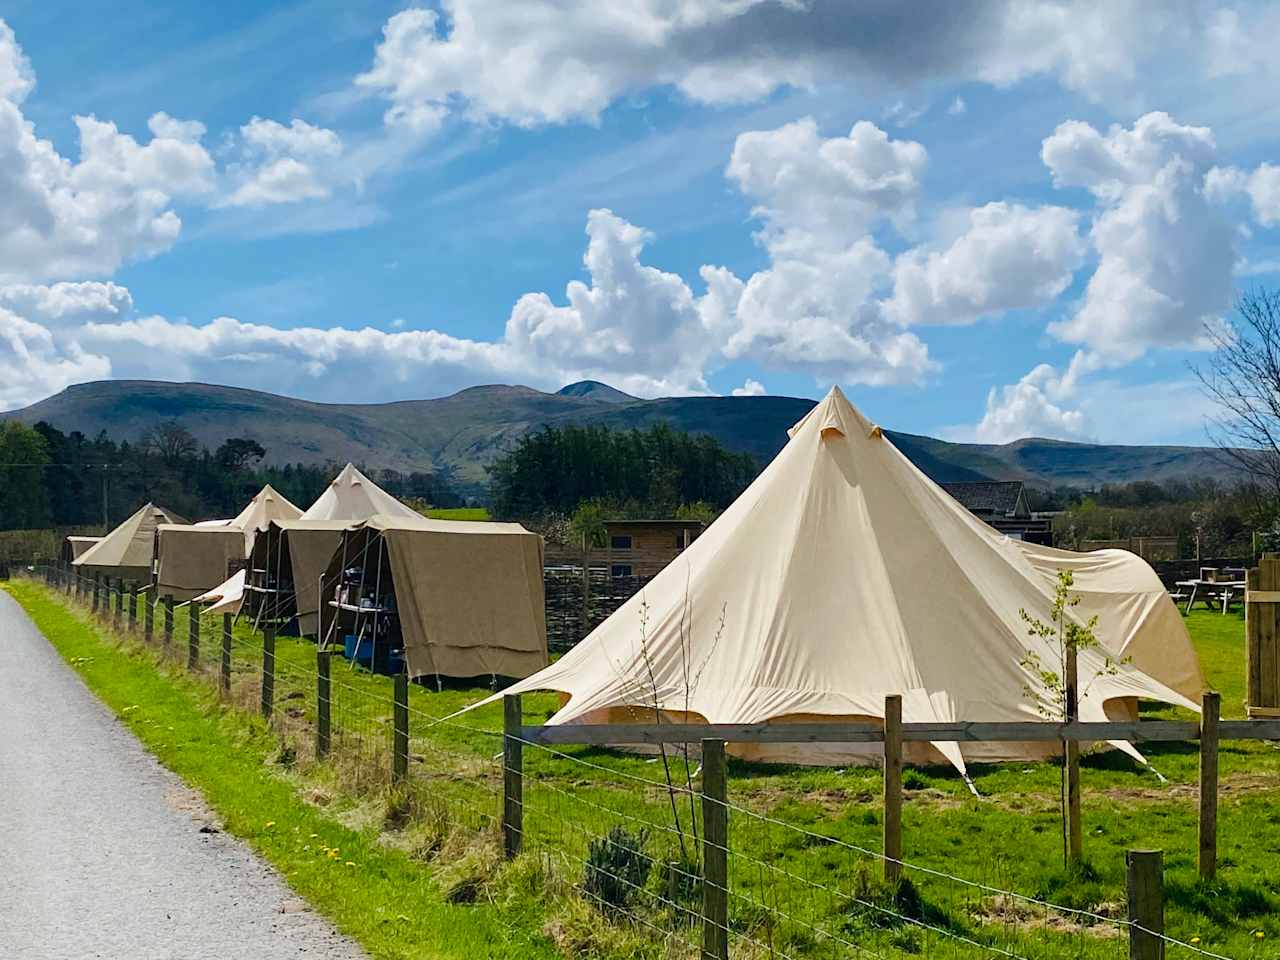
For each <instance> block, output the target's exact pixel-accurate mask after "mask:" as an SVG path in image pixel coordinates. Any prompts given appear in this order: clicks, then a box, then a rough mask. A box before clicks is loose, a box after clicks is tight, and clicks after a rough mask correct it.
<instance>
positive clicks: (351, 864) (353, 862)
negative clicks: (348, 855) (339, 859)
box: [347, 860, 356, 867]
mask: <svg viewBox="0 0 1280 960" xmlns="http://www.w3.org/2000/svg"><path fill="white" fill-rule="evenodd" d="M355 865H356V864H355V861H354V860H348V861H347V866H348V867H354V866H355Z"/></svg>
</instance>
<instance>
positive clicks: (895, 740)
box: [884, 694, 902, 883]
mask: <svg viewBox="0 0 1280 960" xmlns="http://www.w3.org/2000/svg"><path fill="white" fill-rule="evenodd" d="M901 876H902V697H901V696H899V695H897V694H891V695H890V696H887V697H885V698H884V878H885V880H887V881H889V882H890V883H896V882H897V881H898V879H899V878H900V877H901Z"/></svg>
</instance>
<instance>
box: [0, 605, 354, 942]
mask: <svg viewBox="0 0 1280 960" xmlns="http://www.w3.org/2000/svg"><path fill="white" fill-rule="evenodd" d="M202 830H203V831H210V830H216V821H215V819H214V818H213V816H212V814H211V813H210V812H209V811H208V809H207V808H206V807H205V806H204V804H203V802H202V801H201V799H200V797H199V795H198V794H196V793H194V792H193V791H191V790H190V789H188V788H187V787H185V786H184V785H183V784H182V782H181V781H180V780H179V779H178V778H177V777H176V776H174V775H173V774H172V773H170V772H169V771H168V770H166V769H164V768H163V767H161V766H160V764H159V763H157V761H156V760H155V758H154V757H152V756H151V755H150V754H149V753H147V752H146V751H145V750H144V749H143V748H142V745H141V744H140V743H139V742H138V741H137V739H136V738H135V737H134V736H133V735H132V734H131V733H130V732H129V731H128V729H127V728H126V727H124V725H123V724H121V723H120V722H119V721H118V720H117V719H116V718H115V717H114V715H113V714H111V713H110V712H109V711H108V710H107V709H106V707H104V706H103V705H102V704H101V703H100V702H99V701H98V700H97V699H96V698H95V697H94V696H93V694H91V693H90V692H89V691H88V690H87V689H86V688H85V686H84V685H83V683H81V681H80V678H79V677H78V676H76V674H75V673H74V671H72V670H71V668H70V667H68V666H67V665H66V664H64V663H63V661H62V660H61V658H60V657H59V656H58V654H57V653H56V651H54V649H53V648H52V647H51V646H50V645H49V643H48V642H47V641H46V640H45V639H44V637H43V636H41V634H40V632H39V631H38V630H37V629H36V627H35V625H34V624H32V623H31V621H30V620H29V619H28V617H27V615H26V614H25V613H24V612H23V610H22V608H21V607H19V606H18V604H17V603H16V602H15V601H14V600H13V598H11V597H10V596H8V594H5V593H2V592H0V958H4V960H55V958H56V960H64V958H65V960H82V958H106V960H204V958H210V960H213V958H219V960H220V958H235V960H277V958H281V960H283V958H297V957H306V958H312V960H331V958H332V960H339V958H340V960H348V958H359V957H363V956H364V954H363V953H362V952H361V951H360V950H359V949H357V948H356V946H355V945H354V944H352V943H351V942H350V941H348V940H346V939H345V938H343V937H342V936H340V935H339V934H338V933H337V932H336V931H335V930H334V929H333V927H332V926H331V925H330V924H329V923H328V922H327V921H325V920H323V919H321V918H320V917H319V916H317V915H316V914H314V913H312V912H310V911H309V910H308V909H307V907H306V904H305V903H303V902H302V901H300V900H298V899H297V897H296V896H295V895H293V894H292V893H291V892H290V891H289V889H288V888H287V887H286V886H285V885H284V883H283V882H282V881H281V880H280V878H279V877H278V876H277V875H276V874H275V873H274V872H273V871H272V870H271V868H270V867H268V866H267V865H266V864H265V863H263V862H262V861H261V860H260V859H258V857H257V856H256V855H255V854H254V853H253V852H252V851H250V850H249V848H248V847H247V846H245V845H244V844H243V843H241V842H240V841H238V840H236V839H234V838H233V837H230V836H228V835H227V834H225V833H221V832H202Z"/></svg>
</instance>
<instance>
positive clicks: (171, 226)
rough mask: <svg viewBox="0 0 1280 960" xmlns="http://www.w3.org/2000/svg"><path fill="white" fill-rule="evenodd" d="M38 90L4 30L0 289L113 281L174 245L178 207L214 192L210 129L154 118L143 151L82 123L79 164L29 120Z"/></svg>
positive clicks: (107, 127)
mask: <svg viewBox="0 0 1280 960" xmlns="http://www.w3.org/2000/svg"><path fill="white" fill-rule="evenodd" d="M33 83H34V77H33V75H32V74H31V71H30V67H29V64H28V63H27V60H26V58H25V56H24V55H23V53H22V51H21V49H20V48H19V47H18V45H17V42H16V40H15V39H14V36H13V32H12V31H11V30H10V29H9V28H8V27H7V26H5V25H4V24H3V23H2V22H0V282H25V281H31V280H41V279H46V278H65V277H73V276H86V275H88V276H94V275H104V274H109V273H111V272H113V271H114V270H116V269H117V268H118V267H119V266H120V265H121V264H123V263H125V262H127V261H130V260H134V259H138V258H141V257H147V256H153V255H154V254H156V253H159V252H160V251H162V250H166V249H168V248H169V247H171V246H172V245H173V243H174V242H175V241H176V240H177V237H178V233H179V231H180V230H181V227H182V222H181V220H180V219H179V218H178V215H177V214H176V213H175V212H174V211H173V209H172V200H173V199H174V198H175V197H181V196H194V195H202V194H207V193H209V192H210V191H212V190H213V188H214V165H213V160H212V158H211V157H210V156H209V154H208V152H207V151H206V150H205V149H204V147H203V146H201V145H200V143H199V136H200V135H201V134H202V133H203V132H204V128H203V127H201V126H200V125H199V124H196V123H191V122H184V121H180V120H175V119H174V118H172V117H170V116H168V115H167V114H162V113H161V114H156V115H155V116H153V117H152V118H151V133H152V137H151V140H150V141H149V142H147V143H145V144H144V143H139V142H138V141H137V140H135V139H134V138H133V137H132V136H130V135H129V134H126V133H121V132H120V131H119V130H118V129H117V128H116V126H115V125H114V124H112V123H107V122H104V121H101V120H98V119H97V118H95V117H91V116H88V117H86V116H77V117H75V124H76V128H77V129H78V131H79V135H80V159H79V160H78V161H77V162H72V161H71V160H68V159H67V158H65V157H63V156H61V155H60V154H59V153H58V152H57V150H56V149H55V148H54V146H53V144H52V143H50V142H49V141H48V140H42V139H40V138H39V137H37V136H36V134H35V130H34V127H33V125H32V124H31V123H30V121H28V120H27V119H26V117H25V116H24V115H23V113H22V109H21V101H22V98H23V97H24V96H25V95H26V93H27V92H28V91H29V90H30V89H31V85H32V84H33Z"/></svg>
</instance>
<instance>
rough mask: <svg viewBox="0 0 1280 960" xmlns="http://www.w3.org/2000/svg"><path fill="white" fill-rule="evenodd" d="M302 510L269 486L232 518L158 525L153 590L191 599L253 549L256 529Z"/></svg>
mask: <svg viewBox="0 0 1280 960" xmlns="http://www.w3.org/2000/svg"><path fill="white" fill-rule="evenodd" d="M301 514H302V511H301V510H299V509H298V508H297V507H295V506H294V505H293V504H292V503H290V502H289V500H288V498H286V497H284V496H282V495H281V494H280V493H279V492H278V491H277V490H276V489H275V488H274V487H272V486H271V485H270V484H267V485H266V486H265V487H263V488H262V489H261V490H259V491H258V493H257V494H256V495H255V496H254V498H253V499H252V500H250V501H249V503H248V504H246V505H245V508H244V509H243V510H241V511H240V513H238V514H237V515H236V516H235V517H233V518H231V519H230V520H206V521H204V522H202V523H197V524H188V525H177V524H161V525H160V526H159V527H157V528H156V546H155V554H156V564H155V569H156V574H155V584H156V594H157V595H158V596H166V595H169V596H173V597H175V598H176V599H178V600H189V599H191V598H192V597H194V596H197V595H198V594H203V593H204V592H205V591H207V590H209V589H211V588H213V587H215V586H216V585H217V584H220V583H222V582H223V581H224V580H226V579H227V576H228V573H229V572H230V571H229V565H231V564H233V562H235V563H240V562H242V561H244V559H245V558H246V557H247V556H248V555H249V553H250V552H251V551H252V549H253V542H254V539H255V538H256V536H257V534H258V531H259V529H261V528H263V527H265V526H266V525H267V524H268V523H270V522H271V521H272V520H292V519H295V518H296V517H299V516H301Z"/></svg>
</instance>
